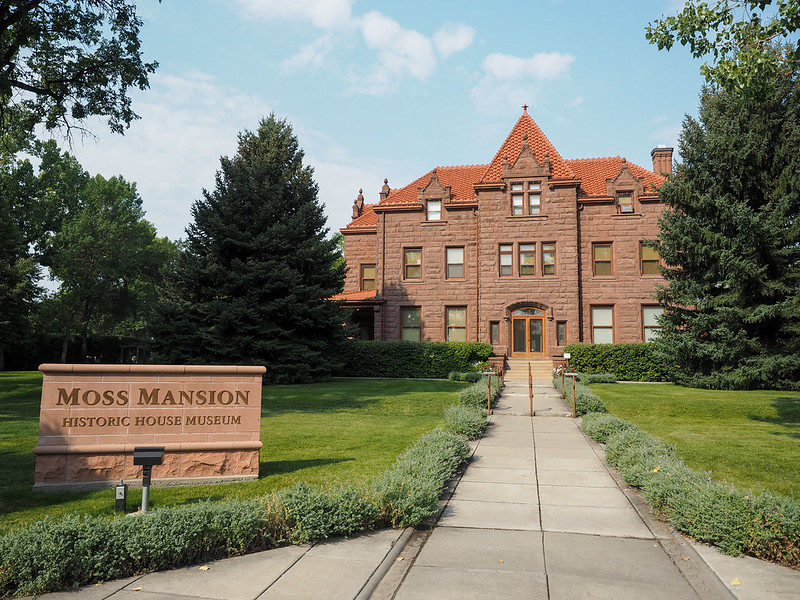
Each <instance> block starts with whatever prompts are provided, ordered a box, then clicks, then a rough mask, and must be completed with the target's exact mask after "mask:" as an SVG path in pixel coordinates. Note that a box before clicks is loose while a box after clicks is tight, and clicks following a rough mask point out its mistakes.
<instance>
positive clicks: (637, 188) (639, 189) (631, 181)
mask: <svg viewBox="0 0 800 600" xmlns="http://www.w3.org/2000/svg"><path fill="white" fill-rule="evenodd" d="M606 195H607V196H609V197H611V198H614V202H615V204H616V207H617V213H619V214H633V213H635V212H636V203H637V202H638V200H639V198H640V197H641V196H642V195H644V177H637V176H636V175H634V174H633V173H632V172H631V169H630V166H629V165H628V161H627V160H626V159H624V158H623V159H622V165H621V166H620V169H619V173H617V175H616V177H613V178H609V179H606Z"/></svg>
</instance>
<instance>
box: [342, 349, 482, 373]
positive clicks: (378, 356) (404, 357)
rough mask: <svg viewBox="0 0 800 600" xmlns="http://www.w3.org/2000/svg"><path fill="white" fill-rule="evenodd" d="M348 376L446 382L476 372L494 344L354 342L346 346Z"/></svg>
mask: <svg viewBox="0 0 800 600" xmlns="http://www.w3.org/2000/svg"><path fill="white" fill-rule="evenodd" d="M343 352H344V354H343V356H342V359H343V362H344V365H345V367H344V373H345V374H346V375H349V376H353V377H429V378H435V379H446V378H447V376H448V374H449V373H451V372H453V371H458V372H469V371H475V366H474V363H477V362H480V361H485V360H486V359H488V358H489V356H490V355H491V353H492V345H491V344H483V343H478V342H405V341H366V340H350V341H348V342H347V344H345V345H344V350H343Z"/></svg>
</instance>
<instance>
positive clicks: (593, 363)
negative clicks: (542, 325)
mask: <svg viewBox="0 0 800 600" xmlns="http://www.w3.org/2000/svg"><path fill="white" fill-rule="evenodd" d="M564 352H568V353H569V354H570V355H571V356H570V359H569V367H570V369H572V370H574V371H579V372H581V373H614V374H615V375H616V376H617V379H621V380H625V381H666V380H667V376H666V370H665V369H664V368H663V364H662V363H661V360H660V358H659V357H658V355H657V353H656V349H655V347H654V345H653V344H569V345H567V346H566V347H565V348H564Z"/></svg>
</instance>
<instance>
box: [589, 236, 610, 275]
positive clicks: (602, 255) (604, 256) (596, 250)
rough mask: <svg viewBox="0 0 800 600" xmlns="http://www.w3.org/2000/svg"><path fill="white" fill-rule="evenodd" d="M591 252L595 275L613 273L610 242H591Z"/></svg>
mask: <svg viewBox="0 0 800 600" xmlns="http://www.w3.org/2000/svg"><path fill="white" fill-rule="evenodd" d="M592 254H593V262H594V274H595V275H613V269H612V265H611V244H593V245H592Z"/></svg>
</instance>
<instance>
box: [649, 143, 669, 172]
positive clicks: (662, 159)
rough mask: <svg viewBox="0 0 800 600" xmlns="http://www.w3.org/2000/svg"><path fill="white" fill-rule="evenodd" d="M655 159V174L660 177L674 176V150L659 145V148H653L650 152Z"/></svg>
mask: <svg viewBox="0 0 800 600" xmlns="http://www.w3.org/2000/svg"><path fill="white" fill-rule="evenodd" d="M650 156H651V157H652V158H653V172H654V173H658V174H659V175H671V174H672V148H667V147H666V146H664V145H659V146H658V148H653V151H652V152H650Z"/></svg>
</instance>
